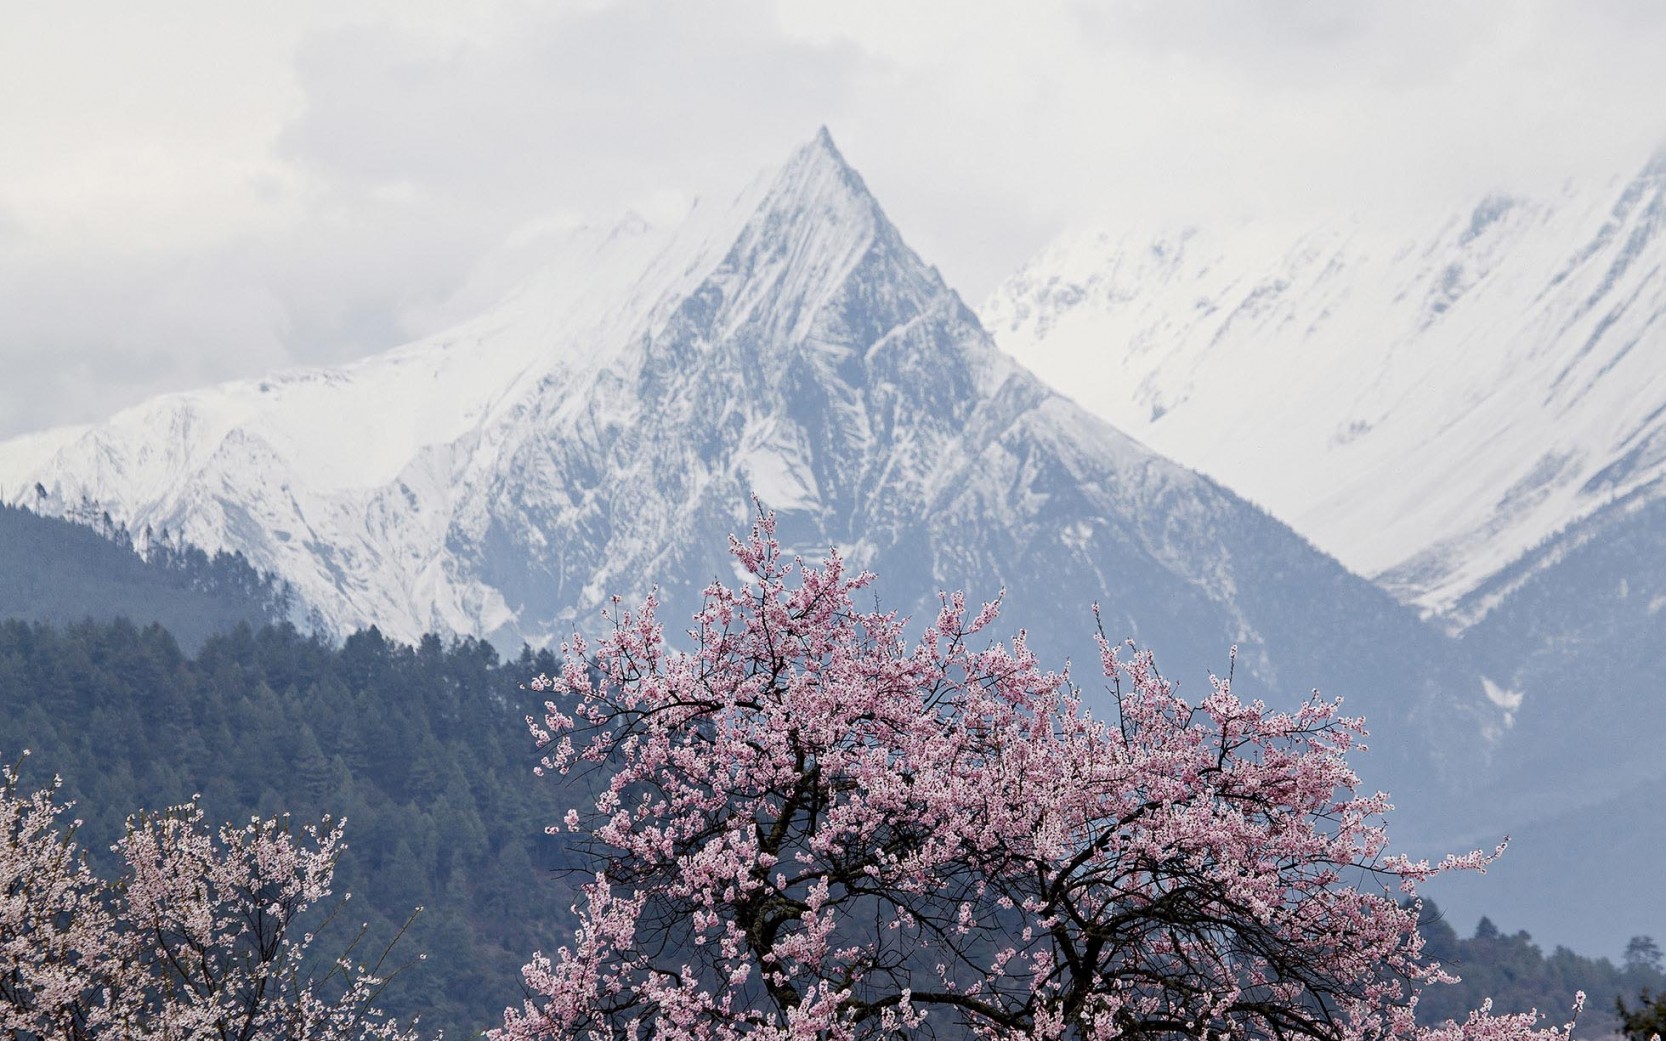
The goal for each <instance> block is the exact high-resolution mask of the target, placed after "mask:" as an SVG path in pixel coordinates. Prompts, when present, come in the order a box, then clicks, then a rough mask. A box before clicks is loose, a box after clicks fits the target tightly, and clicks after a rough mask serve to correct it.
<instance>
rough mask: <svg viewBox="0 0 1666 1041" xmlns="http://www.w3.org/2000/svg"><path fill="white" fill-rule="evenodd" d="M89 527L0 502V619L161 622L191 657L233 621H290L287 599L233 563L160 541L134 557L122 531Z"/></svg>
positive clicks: (280, 589)
mask: <svg viewBox="0 0 1666 1041" xmlns="http://www.w3.org/2000/svg"><path fill="white" fill-rule="evenodd" d="M89 520H93V521H96V522H97V523H94V524H76V523H72V522H70V521H66V520H61V519H59V518H56V517H42V516H39V515H37V514H35V513H31V512H30V511H28V510H26V509H23V508H21V507H18V506H8V505H5V504H3V503H0V618H21V619H25V620H28V621H35V622H55V623H60V624H63V623H71V622H79V621H82V620H84V619H87V618H93V619H96V620H97V621H100V622H108V621H113V620H114V619H116V618H128V619H131V620H133V621H135V622H137V623H139V624H141V625H148V624H150V623H152V622H158V623H161V624H162V625H164V626H166V627H167V628H168V631H169V632H171V633H173V634H174V637H175V639H177V640H178V641H179V642H180V644H181V645H182V646H185V647H187V648H192V649H195V648H197V647H200V646H202V642H203V641H204V640H205V639H207V638H208V636H209V634H211V633H215V632H224V631H225V630H227V629H230V628H232V627H233V626H235V625H237V624H238V623H239V622H244V623H247V624H249V625H251V626H255V627H257V628H258V627H259V626H262V625H266V624H268V623H273V622H281V621H283V620H284V619H285V618H286V617H287V616H288V614H289V610H290V606H291V604H290V597H289V592H288V590H287V589H286V588H285V587H284V586H283V584H282V583H280V582H277V581H276V580H274V579H272V578H270V577H268V576H265V575H262V574H260V573H258V572H256V571H255V570H254V568H252V567H250V566H249V564H248V562H247V561H245V560H244V559H243V557H242V556H241V555H239V554H231V553H217V554H215V555H214V556H212V557H210V556H209V555H208V554H206V553H204V552H203V551H202V550H200V549H197V548H196V547H194V546H188V545H184V544H181V543H177V542H174V541H172V540H169V539H167V538H166V537H159V538H155V539H152V540H150V542H151V544H150V546H149V553H148V557H141V556H140V555H139V554H138V553H137V552H136V551H135V549H134V546H133V539H132V538H131V536H130V535H129V533H128V532H127V531H126V530H125V529H122V528H120V527H119V526H117V525H115V524H113V523H111V522H110V521H109V518H108V517H101V518H89Z"/></svg>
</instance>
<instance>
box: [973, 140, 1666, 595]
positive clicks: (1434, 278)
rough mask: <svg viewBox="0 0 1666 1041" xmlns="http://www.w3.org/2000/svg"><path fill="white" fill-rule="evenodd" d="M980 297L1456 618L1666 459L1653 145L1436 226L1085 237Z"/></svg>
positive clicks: (1229, 473)
mask: <svg viewBox="0 0 1666 1041" xmlns="http://www.w3.org/2000/svg"><path fill="white" fill-rule="evenodd" d="M981 317H982V319H983V321H984V324H985V326H986V327H987V328H988V329H990V331H991V332H992V334H993V335H994V336H995V337H996V339H997V341H998V342H999V343H1000V344H1001V346H1002V347H1003V348H1004V349H1006V350H1008V351H1010V352H1011V353H1012V354H1013V355H1014V356H1015V357H1017V358H1018V359H1019V360H1020V361H1022V362H1023V363H1024V364H1025V365H1027V366H1029V367H1031V368H1032V369H1033V370H1034V371H1036V372H1037V373H1038V374H1039V375H1040V376H1041V377H1042V378H1043V379H1045V380H1046V381H1047V382H1049V383H1050V384H1051V385H1052V386H1054V387H1056V388H1058V389H1060V390H1061V391H1062V392H1064V393H1068V394H1070V395H1071V396H1073V397H1075V398H1076V399H1077V400H1078V401H1080V402H1081V403H1082V404H1083V405H1085V406H1087V407H1088V408H1089V409H1091V410H1092V411H1094V412H1095V413H1097V414H1098V415H1100V416H1103V417H1105V418H1106V419H1108V420H1110V421H1111V422H1113V423H1115V424H1116V425H1117V426H1119V427H1121V428H1122V429H1124V430H1127V431H1128V432H1129V433H1130V434H1132V435H1133V436H1135V437H1137V438H1139V439H1140V440H1141V441H1143V442H1144V443H1146V444H1149V445H1151V446H1152V447H1153V448H1155V449H1157V450H1158V451H1160V452H1162V453H1164V454H1166V455H1168V456H1170V457H1172V458H1175V459H1177V460H1179V461H1180V462H1182V463H1185V464H1186V465H1189V466H1194V467H1197V468H1198V469H1200V470H1202V471H1203V472H1205V473H1208V474H1210V475H1211V476H1213V477H1215V478H1216V479H1218V480H1220V481H1222V482H1224V483H1226V484H1228V485H1229V486H1231V487H1233V488H1234V489H1236V490H1238V491H1239V492H1241V493H1242V494H1244V495H1246V496H1248V497H1249V498H1250V499H1251V500H1253V501H1255V502H1257V503H1259V504H1261V505H1262V506H1264V507H1266V508H1267V509H1269V510H1271V511H1272V512H1273V513H1274V514H1275V515H1276V516H1278V517H1280V518H1281V519H1283V520H1285V521H1286V522H1287V523H1289V524H1291V525H1292V526H1293V527H1295V528H1296V530H1298V531H1300V532H1302V533H1303V534H1304V535H1306V536H1307V537H1309V538H1311V539H1312V540H1313V541H1314V542H1315V543H1316V544H1317V545H1318V546H1319V547H1320V548H1322V549H1324V550H1326V551H1327V552H1329V553H1332V554H1334V555H1335V556H1336V557H1337V558H1339V559H1340V560H1341V561H1342V562H1343V563H1345V564H1346V565H1348V567H1350V568H1351V569H1352V570H1354V571H1355V572H1356V573H1358V574H1362V575H1366V576H1369V577H1372V578H1374V579H1376V580H1377V581H1379V582H1380V583H1381V584H1383V585H1384V586H1385V587H1386V588H1388V589H1390V590H1391V591H1392V592H1394V593H1395V594H1396V595H1397V596H1399V597H1400V598H1402V599H1403V600H1406V601H1408V602H1412V603H1415V604H1417V605H1419V606H1420V607H1421V608H1423V609H1425V610H1430V611H1434V612H1439V613H1446V614H1447V615H1448V620H1449V621H1450V622H1451V623H1453V624H1455V625H1460V626H1461V625H1463V624H1468V623H1470V622H1473V621H1474V620H1475V619H1476V618H1479V617H1481V616H1482V615H1484V614H1485V613H1486V611H1487V610H1489V609H1490V608H1491V607H1492V606H1493V605H1495V604H1496V603H1497V602H1498V599H1499V597H1500V596H1502V595H1506V594H1507V593H1508V590H1507V589H1504V590H1495V591H1494V594H1495V595H1492V596H1489V597H1482V598H1471V599H1469V600H1468V601H1467V602H1462V603H1461V601H1464V598H1465V597H1466V595H1467V594H1470V593H1471V592H1472V591H1474V590H1476V589H1477V587H1479V586H1481V585H1482V584H1483V583H1484V582H1485V581H1486V580H1487V579H1488V577H1489V576H1492V575H1494V574H1495V573H1497V572H1499V571H1500V570H1501V569H1503V568H1504V567H1506V565H1508V564H1510V563H1511V562H1512V561H1513V560H1515V559H1517V558H1518V557H1520V556H1521V555H1522V554H1523V553H1524V552H1526V551H1527V550H1529V549H1530V548H1531V547H1533V546H1535V545H1536V544H1538V543H1539V542H1541V541H1542V540H1544V539H1546V538H1547V537H1549V536H1551V535H1553V534H1554V533H1555V532H1557V531H1559V530H1561V529H1562V528H1564V527H1566V526H1567V525H1569V524H1570V523H1572V522H1574V521H1576V520H1578V519H1579V518H1581V517H1583V516H1585V515H1587V514H1589V513H1591V512H1592V511H1594V510H1596V509H1598V508H1600V507H1601V506H1602V505H1603V504H1605V503H1606V502H1608V501H1610V500H1611V499H1613V498H1614V497H1616V496H1623V495H1626V494H1628V493H1629V492H1631V491H1632V490H1634V489H1636V488H1639V487H1642V486H1644V485H1647V484H1648V483H1649V482H1651V481H1653V480H1654V479H1655V478H1656V477H1658V476H1660V475H1661V474H1662V473H1663V472H1666V153H1662V154H1661V155H1660V156H1658V157H1656V158H1655V159H1654V160H1653V161H1652V162H1651V163H1649V164H1648V165H1647V167H1646V168H1645V169H1643V170H1642V172H1641V173H1640V174H1639V175H1638V176H1637V177H1636V178H1634V179H1633V180H1631V181H1630V182H1629V183H1624V184H1620V185H1615V186H1609V187H1608V188H1606V189H1604V190H1600V191H1574V190H1572V189H1569V190H1567V191H1566V192H1565V193H1564V194H1563V195H1562V196H1560V197H1558V198H1555V199H1550V200H1529V199H1520V198H1511V197H1508V196H1502V195H1499V196H1493V197H1491V198H1488V199H1485V200H1483V201H1482V202H1480V203H1479V204H1478V205H1477V206H1476V207H1475V208H1474V209H1473V210H1472V211H1470V212H1468V213H1465V214H1461V215H1458V216H1454V217H1452V218H1450V219H1446V220H1444V221H1441V222H1438V223H1435V224H1431V225H1430V226H1427V227H1386V226H1376V225H1372V224H1370V223H1369V222H1366V221H1363V220H1359V219H1349V220H1336V221H1332V222H1329V223H1324V224H1321V225H1319V226H1316V227H1304V228H1294V227H1277V226H1269V225H1257V224H1245V225H1241V226H1238V227H1231V228H1223V229H1183V230H1178V231H1155V232H1154V231H1151V230H1145V231H1130V232H1126V233H1124V234H1119V235H1112V234H1076V235H1071V236H1067V237H1065V238H1063V239H1061V240H1059V241H1058V242H1056V243H1054V244H1053V245H1052V246H1050V247H1049V248H1047V249H1046V250H1045V251H1043V252H1042V253H1041V254H1040V255H1039V256H1037V257H1036V258H1035V259H1034V260H1032V261H1031V262H1030V263H1029V264H1028V265H1027V266H1026V267H1025V268H1024V269H1023V270H1022V271H1021V272H1019V273H1018V274H1017V275H1016V276H1015V277H1014V278H1012V279H1011V280H1010V281H1009V282H1008V283H1007V284H1006V285H1004V286H1002V287H1001V288H1000V289H999V290H998V291H997V292H996V293H995V295H994V296H993V297H992V298H991V299H990V300H989V301H988V303H987V304H986V305H985V306H984V308H983V310H982V312H981Z"/></svg>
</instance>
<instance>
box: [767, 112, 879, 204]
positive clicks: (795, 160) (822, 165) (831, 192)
mask: <svg viewBox="0 0 1666 1041" xmlns="http://www.w3.org/2000/svg"><path fill="white" fill-rule="evenodd" d="M770 196H771V199H772V201H775V202H776V203H777V204H779V203H780V202H783V201H789V200H790V202H789V204H790V205H794V206H795V207H801V206H807V205H814V204H817V203H820V204H823V205H825V204H828V203H833V202H835V201H845V202H847V203H848V202H854V203H858V204H860V205H862V206H863V207H865V208H871V209H873V210H875V211H877V210H878V209H879V204H878V203H877V202H876V201H875V200H874V198H873V195H872V194H871V193H870V192H869V191H868V186H867V184H866V183H865V182H864V181H863V180H862V175H861V174H859V173H857V172H856V171H855V170H854V169H853V168H852V167H851V165H850V163H849V162H847V161H846V160H845V157H844V154H843V153H841V152H840V151H839V146H838V145H836V144H834V143H833V135H832V134H831V133H829V132H828V129H827V128H826V127H825V126H824V127H822V128H821V129H820V130H817V131H816V136H815V137H813V138H811V139H810V140H809V141H806V142H805V143H804V144H802V145H800V146H799V147H798V148H797V150H795V151H794V152H793V154H792V157H791V158H790V159H788V160H787V162H786V164H785V165H784V166H782V167H781V170H780V173H779V174H778V175H777V176H776V178H775V183H774V186H773V188H772V190H771V191H770Z"/></svg>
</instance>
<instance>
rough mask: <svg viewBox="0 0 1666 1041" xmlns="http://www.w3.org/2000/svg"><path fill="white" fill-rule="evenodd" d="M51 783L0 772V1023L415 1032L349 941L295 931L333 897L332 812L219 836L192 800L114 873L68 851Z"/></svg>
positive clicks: (331, 1038) (120, 1029) (133, 826)
mask: <svg viewBox="0 0 1666 1041" xmlns="http://www.w3.org/2000/svg"><path fill="white" fill-rule="evenodd" d="M57 789H58V785H57V783H56V782H54V783H53V785H52V786H51V787H50V788H48V789H46V790H42V791H35V792H32V793H28V794H25V793H24V792H23V791H22V790H21V789H20V788H19V784H18V775H17V772H16V771H15V770H14V769H12V768H10V767H5V768H4V769H3V773H0V1033H3V1034H5V1035H6V1036H11V1037H18V1038H41V1039H46V1038H61V1039H64V1041H80V1039H90V1038H123V1039H127V1038H133V1039H156V1041H174V1039H179V1041H185V1039H198V1038H217V1039H220V1041H231V1039H237V1041H250V1039H255V1038H260V1039H287V1041H358V1039H363V1038H377V1039H382V1041H414V1039H415V1037H416V1035H415V1034H414V1033H412V1032H409V1031H405V1030H401V1029H400V1028H398V1027H397V1026H396V1025H395V1024H393V1023H392V1022H391V1021H388V1020H387V1019H385V1018H384V1017H383V1016H382V1014H381V1013H380V1012H379V1011H377V1010H376V1009H375V1008H374V1002H375V1000H376V998H377V995H378V994H379V993H380V991H381V989H382V987H383V986H384V985H385V983H386V982H387V978H388V976H387V975H385V974H383V973H382V971H381V969H380V966H379V965H376V966H371V967H369V968H366V967H365V966H363V965H358V964H356V963H355V962H354V961H353V959H352V955H353V953H354V951H353V948H352V947H350V948H349V949H348V951H347V952H346V953H345V954H344V955H343V956H342V957H340V958H338V959H335V960H334V961H331V962H327V963H326V964H324V965H322V966H318V965H315V964H314V960H315V959H316V955H313V954H312V946H313V942H314V934H313V933H310V932H308V933H302V934H299V935H297V930H298V928H299V925H298V923H299V921H300V920H301V919H302V917H303V916H305V915H306V914H307V912H308V911H309V910H310V909H313V908H315V907H318V906H320V903H321V901H323V900H324V899H325V898H326V897H327V896H328V895H329V893H330V883H331V878H332V875H333V873H334V867H335V861H336V858H337V856H338V854H339V853H340V851H341V848H342V841H341V836H342V826H341V824H340V823H337V822H332V821H330V820H329V819H328V818H326V819H325V820H324V822H323V825H322V827H321V828H320V827H308V828H305V829H302V831H301V832H300V833H299V834H296V833H295V832H294V831H293V830H292V829H291V827H290V824H289V821H288V819H287V818H279V819H274V820H263V819H261V818H254V819H253V820H251V821H250V822H249V823H248V824H246V825H244V826H243V827H241V828H234V827H230V826H227V827H223V828H221V829H220V830H219V832H218V833H217V834H216V833H213V832H211V831H209V830H208V828H206V827H205V826H204V824H203V814H202V810H201V809H200V808H199V807H198V806H196V805H195V804H194V803H193V804H187V805H184V806H178V807H174V808H172V809H169V810H167V811H166V812H163V813H159V814H142V815H139V816H136V817H133V818H130V819H129V821H128V826H127V833H126V835H125V836H124V837H123V838H122V840H121V841H120V842H118V843H117V844H116V845H115V847H114V851H115V852H116V853H117V854H119V855H120V857H121V859H122V862H123V864H124V870H123V873H122V874H121V876H120V878H119V879H118V880H117V881H115V882H114V883H108V882H105V881H104V880H102V879H100V878H98V877H97V876H96V875H94V873H93V872H92V871H91V870H90V869H89V868H88V867H87V864H86V861H85V858H84V857H83V856H82V855H81V853H80V851H78V850H77V848H76V845H75V842H74V840H73V834H72V833H73V828H74V827H75V826H78V825H79V824H80V822H79V821H74V822H72V824H71V827H70V828H69V829H64V828H63V827H62V817H63V814H64V812H65V807H64V806H62V805H60V804H58V803H57V802H55V800H54V796H55V794H56V792H57ZM339 908H340V905H339V904H338V905H336V909H337V910H339ZM331 917H333V915H332V916H331ZM326 921H327V918H326ZM361 937H362V932H361ZM354 946H355V947H356V943H355V945H354ZM386 956H387V952H386V951H384V952H383V958H386ZM395 971H397V970H395Z"/></svg>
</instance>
